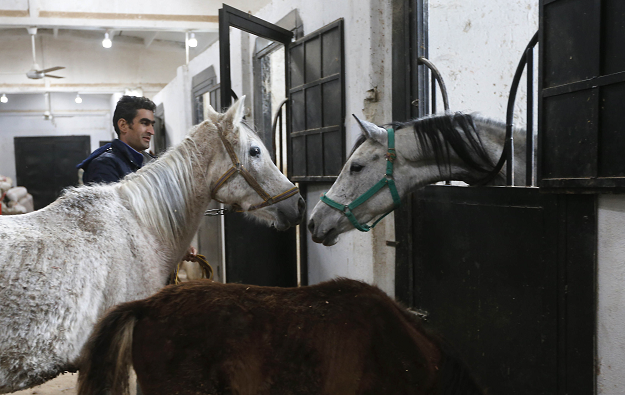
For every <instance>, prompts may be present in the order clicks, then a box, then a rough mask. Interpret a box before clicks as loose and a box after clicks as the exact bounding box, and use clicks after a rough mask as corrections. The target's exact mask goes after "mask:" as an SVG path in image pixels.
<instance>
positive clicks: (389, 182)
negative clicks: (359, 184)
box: [321, 128, 401, 232]
mask: <svg viewBox="0 0 625 395" xmlns="http://www.w3.org/2000/svg"><path fill="white" fill-rule="evenodd" d="M396 158H397V154H396V153H395V131H394V130H393V129H392V128H391V129H388V150H387V153H386V174H385V175H384V177H382V179H381V180H380V181H378V182H377V184H375V185H374V186H372V187H371V188H369V190H368V191H367V192H365V193H363V194H362V195H360V196H359V197H358V198H357V199H356V200H354V201H353V202H351V203H350V204H345V205H344V204H340V203H337V202H335V201H334V200H332V199H330V198H329V197H327V196H326V194H325V193H324V194H323V196H321V201H322V202H324V203H325V204H327V205H328V206H330V207H332V208H335V209H337V210H339V211H341V212H342V213H343V214H345V216H346V217H347V219H349V222H351V223H352V225H354V227H355V228H356V229H358V230H359V231H361V232H368V231H369V230H371V229H372V228H373V227H375V226H376V225H377V224H378V222H380V221H381V220H382V218H384V217H386V216H387V215H389V214H390V213H391V212H393V210H395V209H396V208H397V207H399V205H400V204H401V199H400V198H399V193H397V187H396V186H395V179H394V178H393V162H394V161H395V159H396ZM385 186H388V189H389V191H390V192H391V196H392V197H393V208H392V209H391V210H389V211H388V212H387V213H386V214H384V215H382V216H381V217H380V218H378V219H377V220H375V222H374V223H373V224H371V225H367V224H366V223H364V224H361V223H360V222H358V220H357V219H356V217H355V216H354V213H353V211H354V209H355V208H356V207H358V206H360V205H361V204H363V203H364V202H366V201H367V200H369V199H370V198H371V197H372V196H373V195H375V194H376V193H378V191H380V189H382V188H384V187H385Z"/></svg>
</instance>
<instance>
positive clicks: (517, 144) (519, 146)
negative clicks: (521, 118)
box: [475, 119, 527, 185]
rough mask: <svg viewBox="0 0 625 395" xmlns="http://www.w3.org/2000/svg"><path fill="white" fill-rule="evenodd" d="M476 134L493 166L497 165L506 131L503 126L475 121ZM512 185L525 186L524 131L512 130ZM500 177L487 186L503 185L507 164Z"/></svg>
mask: <svg viewBox="0 0 625 395" xmlns="http://www.w3.org/2000/svg"><path fill="white" fill-rule="evenodd" d="M475 123H476V127H477V132H478V133H479V135H480V139H481V140H482V143H483V145H484V148H485V149H486V152H487V153H488V155H489V156H490V158H491V161H492V163H493V164H497V162H499V159H500V157H501V154H502V152H503V148H504V144H505V138H506V129H505V126H504V125H503V124H500V123H493V122H489V121H485V120H479V119H478V120H476V122H475ZM512 137H513V140H514V177H515V179H514V184H515V185H525V163H526V155H525V152H526V139H527V137H526V135H525V130H522V129H514V132H513V135H512ZM501 174H502V177H498V178H497V179H495V180H493V181H492V182H491V183H489V184H488V185H505V179H506V174H507V164H504V166H503V168H502V170H501Z"/></svg>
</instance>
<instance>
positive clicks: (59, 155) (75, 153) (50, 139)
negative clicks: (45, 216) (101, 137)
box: [14, 136, 91, 210]
mask: <svg viewBox="0 0 625 395" xmlns="http://www.w3.org/2000/svg"><path fill="white" fill-rule="evenodd" d="M90 141H91V138H90V137H89V136H42V137H15V139H14V144H15V170H16V172H17V180H16V181H17V185H21V186H25V187H26V188H27V189H28V192H29V193H30V194H31V195H33V201H34V206H35V210H39V209H40V208H43V207H45V206H47V205H48V204H50V203H52V202H53V201H55V200H56V199H57V198H58V197H59V196H60V195H61V191H63V189H65V188H67V187H70V186H76V185H78V172H77V171H76V164H77V163H80V161H82V160H83V159H84V158H86V157H87V156H88V155H89V153H90V152H91V143H90Z"/></svg>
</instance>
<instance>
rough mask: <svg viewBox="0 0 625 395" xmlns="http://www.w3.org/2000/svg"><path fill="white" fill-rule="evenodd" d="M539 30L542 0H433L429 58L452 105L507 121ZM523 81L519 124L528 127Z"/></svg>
mask: <svg viewBox="0 0 625 395" xmlns="http://www.w3.org/2000/svg"><path fill="white" fill-rule="evenodd" d="M537 30H538V0H514V1H506V2H493V1H490V0H471V1H461V0H429V44H430V45H429V59H430V60H431V61H432V62H434V64H435V65H436V67H437V68H438V69H439V70H440V72H441V74H442V76H443V79H444V81H445V84H446V85H447V90H448V92H449V103H450V109H451V110H452V111H478V112H480V113H481V114H482V115H484V116H486V117H491V118H495V119H499V120H502V121H503V120H505V117H506V107H507V102H508V94H509V92H510V85H511V83H512V78H513V77H514V73H515V71H516V68H517V65H518V63H519V60H520V59H521V55H522V53H523V50H524V48H525V46H526V45H527V43H528V42H529V41H530V39H531V38H532V36H533V35H534V33H536V31H537ZM535 56H536V57H537V56H538V54H537V52H535ZM535 75H537V73H536V74H535ZM521 81H522V82H521V86H520V87H519V93H518V95H517V100H516V110H515V123H516V124H518V126H519V127H524V126H525V113H524V111H525V99H526V97H527V92H526V89H525V82H524V81H525V76H523V79H522V80H521ZM438 97H439V98H440V95H438ZM437 107H438V108H439V109H441V110H442V108H443V106H442V102H441V103H439V104H438V105H437Z"/></svg>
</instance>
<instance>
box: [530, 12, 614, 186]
mask: <svg viewBox="0 0 625 395" xmlns="http://www.w3.org/2000/svg"><path fill="white" fill-rule="evenodd" d="M623 15H625V2H623V1H619V0H601V1H599V0H597V1H583V0H541V1H540V43H541V45H540V63H539V64H540V78H539V89H540V90H539V92H540V94H539V96H538V97H539V129H540V135H539V138H540V145H539V147H540V155H539V159H540V162H539V165H540V166H539V167H538V176H539V185H540V186H541V187H544V188H552V189H554V191H558V192H571V191H572V192H586V193H587V192H591V191H601V192H608V193H610V192H615V191H617V190H618V191H619V192H622V191H623V190H625V161H623V151H624V150H625V138H624V134H623V127H622V106H623V100H625V52H623V40H625V24H624V23H623V20H624V18H623Z"/></svg>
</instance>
